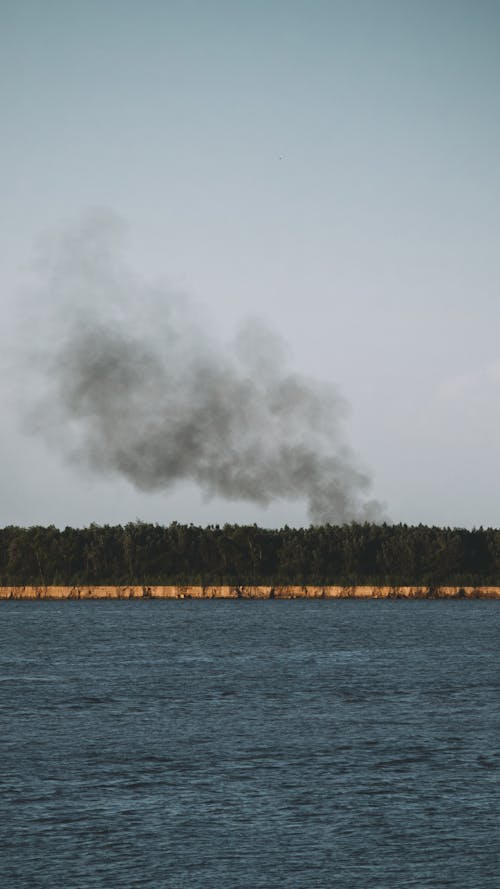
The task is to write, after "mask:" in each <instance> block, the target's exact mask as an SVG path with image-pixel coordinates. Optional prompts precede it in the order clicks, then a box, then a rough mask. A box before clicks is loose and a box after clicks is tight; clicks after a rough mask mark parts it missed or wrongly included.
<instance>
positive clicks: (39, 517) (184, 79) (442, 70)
mask: <svg viewBox="0 0 500 889" xmlns="http://www.w3.org/2000/svg"><path fill="white" fill-rule="evenodd" d="M499 40H500V5H499V4H498V3H496V2H492V0H475V2H472V0H469V2H463V0H440V2H439V3H436V2H435V0H432V2H427V0H418V2H417V0H378V2H369V0H346V2H342V0H328V2H326V0H325V2H323V0H310V2H306V0H286V2H284V0H274V2H273V3H269V2H260V0H253V2H246V0H245V2H243V0H232V2H229V0H227V2H226V0H184V2H182V0H162V2H160V0H143V2H141V3H138V2H129V0H107V2H106V3H102V2H101V0H50V2H47V3H40V2H35V0H15V2H13V0H1V2H0V93H1V105H2V109H3V111H2V115H1V119H0V161H1V162H0V194H1V203H0V207H1V209H0V213H1V214H2V223H3V224H2V242H1V258H2V260H1V264H0V280H1V285H2V286H1V291H0V292H1V296H0V299H1V301H2V311H1V313H0V317H1V325H2V330H1V333H2V341H3V343H4V350H3V352H4V354H3V357H2V363H3V367H2V374H1V380H0V398H1V400H2V404H3V424H2V426H3V435H2V436H1V439H0V479H1V498H0V524H2V525H7V524H22V525H33V524H43V525H47V524H51V523H53V524H55V525H57V526H60V527H64V526H65V525H67V524H70V525H76V526H81V525H86V524H88V523H90V522H92V521H94V522H98V523H101V524H104V523H108V522H109V523H125V522H128V521H134V520H135V519H141V520H143V521H152V522H160V523H169V522H171V521H179V522H188V523H189V522H193V523H196V524H213V523H224V522H240V523H243V522H245V523H246V522H257V523H259V524H262V525H265V526H268V527H269V526H280V525H283V524H285V523H286V524H289V525H304V524H308V523H309V518H310V517H309V514H308V511H307V504H306V502H305V500H304V498H301V497H298V498H296V499H283V498H281V497H277V498H276V499H275V500H273V501H272V502H271V503H270V504H269V505H267V506H261V505H259V504H255V503H252V502H248V501H246V500H238V499H230V500H226V499H224V498H223V497H221V496H219V495H218V494H217V495H215V496H211V497H207V494H206V491H203V490H200V487H199V485H198V484H197V483H196V482H195V481H193V480H192V479H191V480H187V481H186V480H181V481H180V482H179V483H178V484H175V485H172V486H167V487H166V488H162V489H161V490H149V491H144V490H138V489H136V488H135V487H134V485H133V484H132V483H131V481H130V480H129V479H128V478H127V477H125V476H123V474H120V473H117V472H108V473H106V472H95V471H92V470H90V469H89V467H88V465H83V464H82V463H81V462H80V463H79V462H78V460H75V459H68V457H67V451H65V450H64V448H62V447H61V446H60V443H59V440H58V439H59V435H53V436H47V435H43V434H40V432H39V430H38V429H34V428H33V424H31V425H30V423H29V422H27V420H26V416H27V414H29V413H30V411H31V410H32V407H33V404H32V403H33V402H34V401H36V391H37V386H38V382H37V374H39V375H40V379H39V381H40V384H41V382H43V381H42V376H43V372H42V371H41V370H39V366H38V364H37V360H36V357H34V356H35V354H36V351H37V349H40V348H42V349H44V350H45V351H46V352H49V353H50V352H52V353H53V354H55V355H57V349H58V342H57V333H56V332H55V331H56V328H55V327H51V326H50V324H47V323H45V320H46V319H47V318H48V317H53V315H54V312H56V313H57V306H56V302H54V300H53V299H52V295H51V287H50V282H51V279H50V275H48V274H47V271H46V269H45V271H44V270H43V269H41V265H43V263H40V255H41V254H43V251H45V254H44V255H46V253H47V243H50V239H51V238H55V237H57V236H58V235H57V233H59V237H60V236H61V232H62V233H64V232H68V231H71V230H74V227H75V226H77V227H78V225H81V220H82V219H83V220H85V219H88V218H89V214H91V216H92V214H103V213H104V214H108V213H109V214H112V215H113V218H116V219H119V220H122V221H123V229H124V236H123V246H122V247H121V248H120V249H121V251H122V254H121V255H122V256H123V262H124V263H125V264H126V265H127V267H128V268H129V269H130V274H131V275H133V276H135V279H137V280H140V281H141V282H142V284H141V288H143V289H144V288H146V289H147V287H148V286H150V287H152V288H153V287H154V288H156V289H157V290H161V291H162V292H164V293H169V294H176V297H178V298H184V297H185V299H186V301H187V302H189V304H190V305H192V306H194V309H192V311H193V313H194V314H195V315H196V316H198V314H199V316H200V317H203V318H204V319H206V322H205V321H204V322H203V327H204V326H205V323H206V326H207V329H208V328H210V330H211V334H210V336H213V337H214V342H217V343H218V344H219V348H220V349H221V350H223V349H224V348H225V345H224V344H226V343H228V342H230V340H231V338H232V337H233V336H234V332H235V330H237V329H238V328H239V326H240V325H241V324H242V323H244V322H245V319H247V318H252V319H259V321H262V323H264V324H266V325H268V326H269V327H270V328H271V329H272V330H274V331H275V332H276V333H277V334H278V335H279V337H280V338H281V340H282V343H283V344H284V351H285V353H286V361H287V364H288V366H289V367H290V369H291V370H292V371H293V372H294V373H295V374H299V375H302V376H305V377H307V378H311V379H313V380H318V381H324V382H325V383H330V384H333V385H334V386H335V387H337V391H338V392H339V393H341V395H342V397H343V399H344V400H345V402H346V403H347V404H348V405H349V411H348V413H347V416H346V417H345V418H344V419H342V421H341V422H342V428H343V430H344V433H345V440H346V441H347V442H348V444H349V446H350V448H351V449H352V451H353V452H355V454H356V460H357V461H358V463H359V466H360V467H361V468H362V470H363V471H366V472H367V473H369V474H370V476H371V479H372V487H371V493H370V496H373V497H374V498H376V499H377V500H379V501H380V502H381V503H382V504H384V506H383V513H384V515H385V516H387V518H388V519H389V520H390V521H393V522H407V523H411V524H414V523H419V522H422V523H426V524H439V525H451V526H465V527H474V526H476V527H477V526H481V525H482V526H490V525H491V526H496V527H498V526H500V472H499V471H498V468H497V467H498V445H497V443H498V440H499V438H500V347H499V344H498V339H499V338H498V330H499V321H500V291H499V285H500V250H499V234H500V218H499V212H500V211H499V207H500V150H499V149H500V145H499V141H500V139H499V137H500V89H499V87H500V54H499V53H498V45H499ZM72 227H73V228H72ZM68 292H69V291H68ZM68 299H69V300H71V299H72V297H71V294H70V295H69V296H68ZM89 300H90V298H89ZM103 300H105V297H103ZM89 304H90V302H89ZM34 305H36V311H33V306H34ZM198 307H199V308H198ZM151 324H152V326H155V322H154V320H152V321H151ZM30 350H31V351H30ZM30 356H31V357H30ZM16 361H17V364H16ZM27 364H28V365H30V367H29V368H28V369H29V371H30V374H31V376H30V382H29V384H28V383H26V382H23V385H19V380H20V379H21V378H24V373H25V371H26V365H27ZM263 434H265V430H263Z"/></svg>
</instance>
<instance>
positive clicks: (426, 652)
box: [0, 600, 500, 889]
mask: <svg viewBox="0 0 500 889" xmlns="http://www.w3.org/2000/svg"><path fill="white" fill-rule="evenodd" d="M499 641H500V602H488V601H470V602H447V601H416V602H405V601H367V602H356V601H348V600H347V601H346V600H341V601H292V602H287V601H284V602H279V601H278V602H277V601H230V602H224V601H173V602H168V601H158V602H150V601H149V602H148V601H147V602H125V601H123V602H111V601H103V602H71V601H69V602H11V601H8V602H2V603H0V723H1V725H0V778H1V796H0V810H1V811H0V885H1V886H2V887H6V889H21V887H23V889H24V887H26V889H38V887H44V889H59V887H61V889H97V887H102V889H104V887H105V889H122V887H123V889H125V887H127V889H128V887H141V889H143V887H144V889H156V887H158V889H159V887H166V889H181V887H182V889H188V887H189V889H243V887H244V889H260V887H262V889H275V887H276V889H278V887H279V889H283V887H285V889H314V887H321V889H329V887H335V889H348V887H349V889H351V887H352V889H365V887H366V889H368V887H379V889H389V887H396V886H397V887H412V886H415V887H419V889H424V887H429V889H437V887H448V886H449V887H464V889H487V887H491V889H498V887H499V886H500V816H499V811H500V790H499V775H500V771H499V769H500V675H499V654H498V652H499Z"/></svg>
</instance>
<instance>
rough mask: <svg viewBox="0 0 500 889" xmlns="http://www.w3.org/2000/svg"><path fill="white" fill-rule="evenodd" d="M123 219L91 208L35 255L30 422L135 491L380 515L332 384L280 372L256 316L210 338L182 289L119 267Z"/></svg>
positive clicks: (276, 344)
mask: <svg viewBox="0 0 500 889" xmlns="http://www.w3.org/2000/svg"><path fill="white" fill-rule="evenodd" d="M119 228H120V226H119V225H118V223H117V221H116V220H114V219H113V218H111V217H109V216H106V215H103V214H97V215H96V214H94V215H92V216H89V217H87V218H86V219H85V220H84V222H83V223H82V224H80V225H79V226H77V227H76V228H74V229H72V230H70V231H67V232H66V233H65V234H64V236H63V237H62V238H59V239H58V240H57V241H56V242H52V243H51V244H50V246H47V245H46V247H45V249H44V251H43V254H42V255H41V256H40V258H39V262H38V274H39V275H41V276H42V278H43V282H44V283H43V285H42V287H41V288H40V287H39V288H38V318H37V322H36V323H37V330H38V331H39V337H38V339H39V341H40V339H41V340H42V342H43V346H42V348H41V350H40V352H39V354H38V355H37V356H36V361H35V364H36V368H37V371H38V374H37V378H38V379H39V380H40V379H43V380H44V390H43V392H41V391H40V392H39V394H38V395H37V397H36V408H35V409H34V411H32V415H31V425H32V428H35V429H36V431H37V432H39V433H40V432H41V433H42V434H44V435H45V436H46V437H47V438H49V439H50V442H51V444H52V445H57V446H58V447H60V448H61V449H62V450H63V452H64V454H65V455H66V457H68V458H70V459H72V460H77V461H83V463H84V464H86V465H87V466H88V467H90V468H91V469H92V470H93V471H95V472H98V473H103V474H106V475H108V474H113V473H117V474H119V475H121V476H123V477H125V478H126V479H128V480H129V481H130V482H131V483H132V484H133V485H135V486H136V487H137V488H139V489H141V490H144V491H157V490H161V489H164V490H167V489H169V488H170V487H171V486H172V485H174V484H176V483H178V482H182V481H186V480H189V481H193V482H195V483H196V484H197V485H198V486H199V488H200V489H201V490H202V491H203V492H204V493H205V494H206V495H209V496H220V497H224V498H227V499H231V500H247V501H252V502H254V503H257V504H268V503H270V502H271V501H273V500H275V499H277V498H285V499H290V500H291V499H304V500H306V501H307V503H308V507H309V514H310V518H311V520H312V521H313V522H320V523H322V522H327V521H330V522H344V521H351V520H354V519H355V520H364V519H368V520H371V519H376V518H378V517H379V516H380V509H379V505H378V504H377V503H376V502H375V501H372V500H369V499H367V494H368V491H369V487H370V480H369V477H368V475H367V474H366V473H365V472H364V471H362V470H361V469H360V468H359V466H358V465H357V461H356V459H355V457H354V455H353V453H352V451H351V450H350V449H349V447H348V446H347V445H346V443H345V441H344V438H343V423H344V418H345V413H346V405H345V402H344V400H343V399H342V398H341V397H340V396H339V394H338V393H337V391H336V389H335V387H334V386H332V385H327V384H320V383H317V382H314V381H311V380H309V379H307V378H304V377H303V376H298V375H296V374H293V373H290V372H289V371H288V370H287V367H286V361H285V357H284V351H285V350H284V346H283V343H282V342H281V340H280V338H279V337H277V336H276V335H275V334H273V333H272V332H271V331H269V329H268V328H266V327H265V326H263V325H262V324H260V323H259V322H255V321H254V322H249V323H247V324H246V325H245V326H244V327H242V329H241V330H240V331H239V333H238V335H237V336H236V337H235V339H234V340H233V342H232V343H230V344H228V345H223V344H221V342H217V340H216V339H214V338H212V337H210V336H209V334H208V333H207V324H206V323H205V322H203V321H200V320H199V318H198V315H199V311H198V309H197V308H196V307H194V306H193V305H192V304H191V303H190V301H189V300H187V299H186V298H183V297H180V296H178V295H177V296H176V295H173V294H172V293H170V292H169V290H168V288H162V287H159V286H151V285H148V284H147V283H145V282H143V281H141V280H139V279H138V278H137V277H136V276H135V275H134V273H133V272H132V271H131V270H130V269H129V268H128V266H127V263H126V262H125V261H124V260H123V257H122V253H121V250H120V231H119ZM33 361H34V359H33V356H32V357H31V363H32V364H33ZM40 370H42V371H43V373H42V374H40V373H39V372H40Z"/></svg>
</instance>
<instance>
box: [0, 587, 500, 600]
mask: <svg viewBox="0 0 500 889" xmlns="http://www.w3.org/2000/svg"><path fill="white" fill-rule="evenodd" d="M388 598H402V599H431V598H432V599H436V598H440V599H441V598H442V599H448V598H463V599H500V587H496V586H488V587H449V586H443V587H433V588H432V589H429V588H428V587H425V586H274V587H271V586H73V587H71V586H4V587H0V599H388Z"/></svg>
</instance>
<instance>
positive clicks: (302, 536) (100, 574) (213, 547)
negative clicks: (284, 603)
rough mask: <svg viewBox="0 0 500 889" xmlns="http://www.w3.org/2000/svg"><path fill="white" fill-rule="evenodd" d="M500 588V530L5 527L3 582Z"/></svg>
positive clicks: (0, 542) (0, 548) (0, 550)
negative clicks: (474, 586)
mask: <svg viewBox="0 0 500 889" xmlns="http://www.w3.org/2000/svg"><path fill="white" fill-rule="evenodd" d="M52 584H54V585H58V584H59V585H87V584H116V585H128V584H130V585H132V584H133V585H143V584H151V585H153V584H191V585H198V584H201V585H212V584H213V585H218V584H230V585H243V584H246V585H251V584H262V585H268V584H270V585H287V584H298V585H302V584H314V585H330V584H332V585H333V584H345V585H356V584H360V585H361V584H374V585H388V586H396V585H426V586H430V587H432V586H439V585H453V586H455V585H457V586H468V585H477V586H479V585H497V584H498V585H500V530H495V529H491V528H488V529H483V528H479V529H474V530H466V529H463V528H437V527H427V526H425V525H418V526H409V525H403V524H400V525H387V524H382V525H375V524H370V523H365V524H355V523H353V524H346V525H322V526H311V527H309V528H289V527H287V526H285V527H283V528H280V529H267V528H260V527H258V526H257V525H251V526H246V525H224V526H219V525H210V526H208V527H206V528H202V527H198V526H196V525H181V524H178V523H177V522H174V523H173V524H171V525H169V526H167V527H165V526H162V525H158V524H148V523H145V522H133V523H129V524H127V525H124V526H122V525H116V526H111V525H96V524H92V525H90V526H89V527H88V528H69V527H67V528H64V530H60V529H58V528H56V527H54V526H53V525H51V526H49V527H41V526H35V527H31V528H19V527H14V526H9V527H6V528H3V529H0V585H3V586H6V585H15V586H24V585H52Z"/></svg>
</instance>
